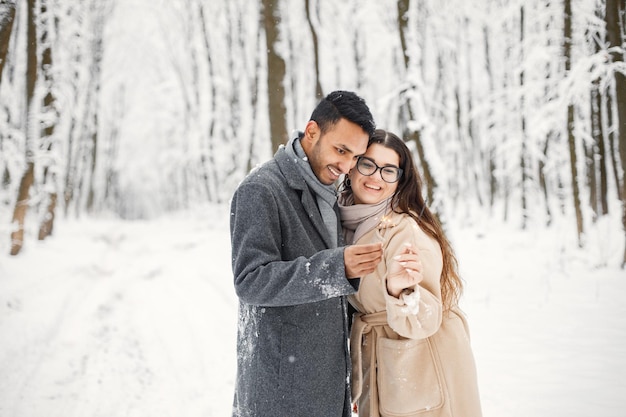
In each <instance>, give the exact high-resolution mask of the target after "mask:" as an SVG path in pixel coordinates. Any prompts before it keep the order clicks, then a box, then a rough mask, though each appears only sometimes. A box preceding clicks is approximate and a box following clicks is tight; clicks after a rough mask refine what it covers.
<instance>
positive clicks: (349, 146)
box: [301, 119, 369, 185]
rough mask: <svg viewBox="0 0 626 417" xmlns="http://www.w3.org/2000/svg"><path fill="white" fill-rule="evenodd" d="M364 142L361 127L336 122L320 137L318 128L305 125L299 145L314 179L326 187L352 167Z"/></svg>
mask: <svg viewBox="0 0 626 417" xmlns="http://www.w3.org/2000/svg"><path fill="white" fill-rule="evenodd" d="M368 140H369V136H368V135H367V133H366V132H365V131H364V130H363V129H362V128H361V126H359V125H357V124H355V123H352V122H349V121H348V120H346V119H340V120H339V122H337V123H336V124H335V125H334V126H331V128H330V129H329V130H328V131H326V133H324V134H323V135H322V134H321V131H320V128H319V126H318V124H317V123H316V122H314V121H309V123H307V125H306V129H305V132H304V138H303V139H302V142H301V143H302V148H303V149H304V152H305V153H306V155H307V157H308V159H309V164H311V168H312V169H313V172H314V173H315V175H316V176H317V179H319V180H320V182H321V183H322V184H326V185H330V184H332V183H334V182H335V181H337V179H339V176H340V175H341V174H347V173H348V171H350V169H351V168H352V167H354V165H355V164H356V159H357V157H358V156H359V155H363V154H364V153H365V151H366V150H367V142H368Z"/></svg>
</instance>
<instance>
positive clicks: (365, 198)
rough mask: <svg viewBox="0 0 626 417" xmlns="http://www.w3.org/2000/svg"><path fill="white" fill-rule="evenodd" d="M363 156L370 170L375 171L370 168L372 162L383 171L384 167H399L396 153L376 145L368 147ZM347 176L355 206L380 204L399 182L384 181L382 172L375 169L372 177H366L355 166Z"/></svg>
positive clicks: (394, 189) (390, 194) (393, 191)
mask: <svg viewBox="0 0 626 417" xmlns="http://www.w3.org/2000/svg"><path fill="white" fill-rule="evenodd" d="M363 156H364V157H366V158H369V160H366V162H367V163H368V165H369V167H370V168H374V169H376V167H372V162H373V163H374V164H376V165H377V166H378V167H381V168H383V169H384V168H385V167H395V168H398V167H399V166H400V156H399V155H398V154H397V153H396V151H394V150H393V149H389V148H386V147H384V146H383V145H381V144H378V143H374V144H372V145H370V146H369V147H368V148H367V152H365V154H364V155H363ZM348 175H349V178H350V183H351V185H350V186H351V188H352V193H353V195H354V203H355V204H376V203H380V202H381V201H383V200H385V199H386V198H388V197H390V196H392V195H393V193H395V192H396V189H397V188H398V182H399V180H398V181H396V182H393V183H390V182H386V181H384V180H383V178H382V170H380V169H376V171H375V172H374V173H373V174H372V175H369V176H367V175H363V174H361V173H360V172H359V170H358V169H357V167H356V166H355V167H354V168H352V170H351V171H350V173H349V174H348ZM386 175H387V174H386Z"/></svg>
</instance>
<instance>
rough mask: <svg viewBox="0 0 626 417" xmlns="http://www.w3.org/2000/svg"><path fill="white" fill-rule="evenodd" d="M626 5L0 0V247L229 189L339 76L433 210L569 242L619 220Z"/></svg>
mask: <svg viewBox="0 0 626 417" xmlns="http://www.w3.org/2000/svg"><path fill="white" fill-rule="evenodd" d="M625 9H626V2H625V1H624V0H559V1H550V0H529V1H526V0H524V1H522V0H484V1H465V0H421V1H415V0H358V1H357V0H346V1H340V2H338V1H332V0H303V1H297V0H273V1H272V0H260V1H250V0H175V1H172V0H168V1H162V0H156V1H153V0H123V1H120V0H84V1H71V0H0V213H1V214H0V223H1V224H2V225H4V226H3V227H0V239H3V240H4V242H3V244H2V245H1V246H0V248H7V249H8V250H9V251H10V253H11V255H18V254H19V253H20V251H21V250H22V249H23V248H24V246H25V245H28V243H29V241H33V240H43V239H45V238H46V237H47V236H49V235H50V234H51V233H52V232H53V230H54V224H55V219H56V218H59V217H69V218H77V217H82V216H96V215H100V216H101V215H106V216H116V217H119V218H123V219H146V218H151V217H153V216H157V215H159V214H162V213H166V212H171V211H175V210H180V209H186V208H189V207H193V206H194V205H197V204H202V203H206V202H210V203H216V204H227V203H228V200H229V198H230V196H231V194H232V192H233V191H234V189H235V187H236V186H237V184H238V183H239V182H240V181H241V179H242V178H243V177H244V176H245V175H246V174H247V173H248V172H249V171H250V169H251V168H252V167H254V166H255V165H257V164H259V163H262V162H264V161H265V160H267V159H269V158H270V157H271V156H272V154H273V152H274V151H275V150H276V149H277V147H278V146H279V145H280V144H281V143H285V142H286V140H287V139H288V137H289V135H291V134H292V132H293V131H294V130H297V129H301V128H303V127H304V125H305V124H306V122H307V120H308V117H309V116H310V113H311V111H312V109H313V108H314V106H315V104H316V103H317V101H318V100H319V99H320V98H321V97H322V96H323V95H325V94H327V93H328V92H330V91H332V90H336V89H345V90H352V91H355V92H357V93H358V94H359V95H360V96H362V97H363V98H364V99H365V100H366V101H367V103H368V105H369V106H370V108H371V110H372V113H373V114H374V117H375V120H376V124H377V126H378V127H381V128H385V129H388V130H391V131H394V132H396V133H398V134H400V135H402V136H403V138H404V139H405V140H406V141H407V143H408V144H409V146H410V147H411V149H412V151H413V152H414V155H415V158H416V161H418V163H419V168H420V171H421V173H422V175H423V177H424V180H425V185H426V187H425V190H426V191H425V192H426V194H427V196H426V197H427V201H428V202H429V204H430V206H431V207H432V208H433V210H434V211H436V212H437V213H438V215H439V217H440V218H441V219H443V221H444V223H445V220H446V218H448V217H449V216H457V217H461V218H464V219H467V221H468V222H470V221H473V220H475V219H484V218H498V219H502V220H504V221H506V222H507V223H510V224H513V225H515V226H516V227H518V228H520V229H527V228H530V227H542V228H545V227H550V225H551V224H552V223H553V222H554V221H555V219H558V218H565V219H567V221H568V222H572V223H575V226H573V229H574V230H576V231H577V234H576V236H574V238H575V239H577V245H578V246H579V247H581V248H584V247H585V244H586V239H585V236H586V233H587V231H588V230H589V229H590V228H593V227H594V225H595V224H597V223H598V222H602V221H603V219H604V218H607V217H608V216H609V214H611V215H612V218H614V219H620V220H621V223H620V222H619V221H613V222H612V223H611V226H610V227H612V228H621V229H623V230H624V231H626V177H625V175H624V168H626V64H625V63H624V51H625V49H626V23H625V22H626V15H625ZM615 214H617V215H615ZM622 235H623V236H626V233H624V232H623V233H622ZM625 246H626V245H625ZM623 259H624V261H623V262H622V267H623V266H624V263H626V249H625V250H624V257H623Z"/></svg>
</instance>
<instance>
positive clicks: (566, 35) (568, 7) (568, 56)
mask: <svg viewBox="0 0 626 417" xmlns="http://www.w3.org/2000/svg"><path fill="white" fill-rule="evenodd" d="M563 15H564V16H563V17H564V19H565V20H564V25H563V57H564V59H565V71H566V72H569V71H570V70H571V66H572V0H564V13H563ZM574 123H575V120H574V103H571V102H570V103H569V104H568V105H567V135H568V144H569V157H570V172H571V176H572V197H573V200H574V201H573V203H574V212H575V213H576V231H577V232H578V246H579V247H582V246H583V241H582V237H583V232H584V230H583V214H582V208H581V202H580V186H579V184H578V180H579V178H578V162H577V155H576V136H575V135H574Z"/></svg>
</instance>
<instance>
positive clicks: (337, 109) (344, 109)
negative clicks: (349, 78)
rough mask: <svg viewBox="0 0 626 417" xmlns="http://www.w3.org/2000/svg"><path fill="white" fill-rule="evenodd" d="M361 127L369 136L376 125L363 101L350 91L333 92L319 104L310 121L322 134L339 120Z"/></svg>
mask: <svg viewBox="0 0 626 417" xmlns="http://www.w3.org/2000/svg"><path fill="white" fill-rule="evenodd" d="M342 118H343V119H346V120H348V121H349V122H352V123H354V124H357V125H359V126H361V128H362V129H363V130H364V131H365V132H367V134H368V135H369V136H372V135H373V134H374V130H375V129H376V124H375V123H374V117H373V116H372V113H371V112H370V109H369V107H367V104H365V100H363V99H362V98H361V97H359V96H357V95H356V94H355V93H353V92H351V91H341V90H339V91H333V92H332V93H330V94H328V95H327V96H326V97H324V98H323V99H322V101H320V102H319V104H318V105H317V107H316V108H315V110H313V113H312V114H311V120H313V121H315V122H316V123H317V125H318V126H319V127H320V130H321V133H322V134H324V133H325V132H326V131H328V130H329V129H330V128H331V127H332V126H334V125H335V124H337V122H339V120H340V119H342Z"/></svg>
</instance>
